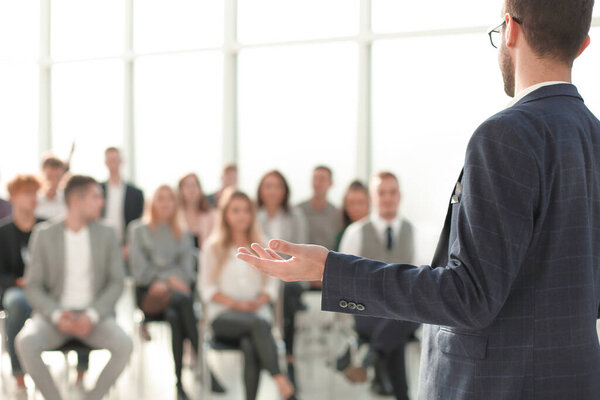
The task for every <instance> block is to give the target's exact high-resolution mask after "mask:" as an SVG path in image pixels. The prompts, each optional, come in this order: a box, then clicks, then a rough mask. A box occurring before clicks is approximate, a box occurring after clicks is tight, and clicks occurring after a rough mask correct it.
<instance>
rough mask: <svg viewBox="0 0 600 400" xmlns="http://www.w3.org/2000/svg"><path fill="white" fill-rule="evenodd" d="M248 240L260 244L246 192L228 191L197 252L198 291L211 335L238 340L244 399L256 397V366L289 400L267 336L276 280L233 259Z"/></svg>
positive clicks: (287, 384)
mask: <svg viewBox="0 0 600 400" xmlns="http://www.w3.org/2000/svg"><path fill="white" fill-rule="evenodd" d="M253 242H257V243H261V242H263V240H262V236H261V234H260V231H259V229H258V226H257V223H256V212H255V208H254V205H253V204H252V202H251V201H250V199H249V198H248V196H247V195H246V194H244V193H242V192H239V191H235V190H233V189H228V190H226V191H225V192H224V193H223V195H222V196H221V199H220V200H219V211H218V214H217V222H216V225H215V229H214V232H213V235H212V236H211V237H210V238H209V239H208V241H207V243H206V244H205V246H204V249H203V252H202V253H203V254H202V268H201V271H200V293H201V294H202V298H203V300H204V302H205V304H206V312H207V317H208V319H209V321H210V322H211V326H212V329H213V332H214V334H215V336H216V337H217V338H218V339H221V340H226V341H234V342H239V344H240V347H241V349H242V350H243V351H244V356H245V357H244V359H245V365H244V382H245V385H246V399H247V400H253V399H255V398H256V393H257V391H258V382H259V376H260V369H261V368H264V369H266V370H267V371H269V372H270V373H271V375H272V376H273V378H274V380H275V383H276V384H277V387H278V388H279V392H280V394H281V396H282V397H283V398H284V399H293V398H294V387H293V385H292V384H291V383H290V381H289V380H288V378H287V377H286V376H285V374H283V373H282V372H281V370H280V368H279V364H278V360H277V347H276V344H275V340H274V338H273V335H272V333H271V324H272V322H273V311H272V307H271V303H272V302H273V301H274V300H275V299H276V297H277V292H278V284H279V282H278V281H277V280H275V279H274V278H271V277H267V276H266V275H264V274H262V273H260V272H259V271H258V270H256V269H254V268H253V267H251V266H250V265H248V264H246V263H244V262H243V261H240V260H238V259H237V258H236V257H235V254H236V249H237V248H238V247H242V246H248V245H250V243H253Z"/></svg>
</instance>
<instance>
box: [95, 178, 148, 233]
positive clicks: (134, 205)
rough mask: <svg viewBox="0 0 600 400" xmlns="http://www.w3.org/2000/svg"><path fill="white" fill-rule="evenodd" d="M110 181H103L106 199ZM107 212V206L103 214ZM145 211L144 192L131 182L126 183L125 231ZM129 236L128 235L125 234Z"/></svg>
mask: <svg viewBox="0 0 600 400" xmlns="http://www.w3.org/2000/svg"><path fill="white" fill-rule="evenodd" d="M107 184H108V182H102V183H101V184H100V186H102V192H103V194H104V200H106V186H107ZM105 213H106V207H105V208H104V210H102V216H104V215H105ZM143 213H144V192H142V191H141V190H140V189H138V188H137V187H135V186H133V185H132V184H130V183H125V201H124V205H123V221H124V222H125V226H124V227H123V232H125V233H126V232H127V227H128V226H129V224H130V223H131V221H134V220H136V219H138V218H141V216H142V214H143ZM124 236H125V237H127V235H126V234H125V235H124Z"/></svg>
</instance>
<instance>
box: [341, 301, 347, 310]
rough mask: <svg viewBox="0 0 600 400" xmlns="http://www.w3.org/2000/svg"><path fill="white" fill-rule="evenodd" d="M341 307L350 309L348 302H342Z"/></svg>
mask: <svg viewBox="0 0 600 400" xmlns="http://www.w3.org/2000/svg"><path fill="white" fill-rule="evenodd" d="M340 307H341V308H346V307H348V302H347V301H346V300H340Z"/></svg>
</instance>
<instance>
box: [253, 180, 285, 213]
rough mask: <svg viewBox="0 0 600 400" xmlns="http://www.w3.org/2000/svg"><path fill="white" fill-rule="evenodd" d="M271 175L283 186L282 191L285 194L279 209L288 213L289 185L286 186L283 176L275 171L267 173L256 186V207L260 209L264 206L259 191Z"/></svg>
mask: <svg viewBox="0 0 600 400" xmlns="http://www.w3.org/2000/svg"><path fill="white" fill-rule="evenodd" d="M271 175H273V176H276V177H278V178H279V179H280V180H281V183H282V184H283V190H284V192H285V193H284V195H283V199H282V200H281V204H280V206H281V208H283V211H285V212H289V211H290V185H288V183H287V180H286V179H285V177H284V176H283V174H282V173H281V172H279V171H277V170H272V171H269V172H267V173H266V174H264V175H263V177H262V178H261V179H260V183H259V184H258V190H257V193H256V202H257V203H258V207H259V208H260V207H262V206H263V205H264V204H265V202H264V201H263V199H262V197H260V191H261V189H262V187H263V185H264V183H265V180H266V179H267V177H269V176H271Z"/></svg>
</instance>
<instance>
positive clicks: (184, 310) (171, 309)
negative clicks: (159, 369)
mask: <svg viewBox="0 0 600 400" xmlns="http://www.w3.org/2000/svg"><path fill="white" fill-rule="evenodd" d="M163 315H164V317H165V320H167V321H168V322H169V325H171V345H172V347H173V361H174V362H175V377H176V378H177V384H178V385H180V384H181V370H182V368H183V341H184V340H185V339H188V340H189V341H190V343H191V345H192V348H193V349H194V352H195V353H196V354H198V341H199V338H198V327H197V326H196V316H195V315H194V303H193V300H192V296H191V295H190V294H186V293H182V292H173V293H172V294H171V299H170V301H169V305H168V306H167V308H166V309H165V311H164V312H163Z"/></svg>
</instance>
